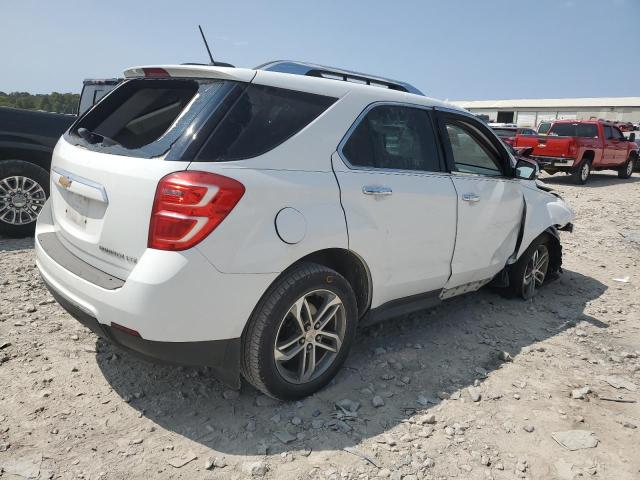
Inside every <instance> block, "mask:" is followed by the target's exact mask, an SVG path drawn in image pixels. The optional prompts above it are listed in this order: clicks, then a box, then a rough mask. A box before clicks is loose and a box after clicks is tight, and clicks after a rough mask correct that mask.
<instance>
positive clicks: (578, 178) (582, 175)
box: [571, 160, 591, 185]
mask: <svg viewBox="0 0 640 480" xmlns="http://www.w3.org/2000/svg"><path fill="white" fill-rule="evenodd" d="M590 175H591V160H583V161H582V163H581V164H580V165H579V166H578V168H576V169H575V170H574V171H573V172H572V173H571V178H572V179H573V182H574V183H575V184H577V185H584V184H585V183H587V180H589V176H590Z"/></svg>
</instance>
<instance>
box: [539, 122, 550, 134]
mask: <svg viewBox="0 0 640 480" xmlns="http://www.w3.org/2000/svg"><path fill="white" fill-rule="evenodd" d="M550 128H551V124H550V123H541V124H540V126H539V127H538V133H547V132H548V131H549V129H550Z"/></svg>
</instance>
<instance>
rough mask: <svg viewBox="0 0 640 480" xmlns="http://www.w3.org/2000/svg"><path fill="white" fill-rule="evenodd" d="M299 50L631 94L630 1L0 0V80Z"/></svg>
mask: <svg viewBox="0 0 640 480" xmlns="http://www.w3.org/2000/svg"><path fill="white" fill-rule="evenodd" d="M198 23H200V24H202V26H203V28H204V30H205V33H206V34H207V37H208V39H209V43H210V44H211V45H212V47H213V51H214V57H215V58H216V60H221V61H227V62H230V63H233V64H235V65H236V66H244V67H253V66H256V65H258V64H260V63H263V62H265V61H267V60H273V59H300V60H307V61H312V62H315V63H322V64H327V65H334V66H338V67H343V68H349V69H353V70H358V71H363V72H368V73H371V74H377V75H382V76H388V77H391V78H397V79H401V80H405V81H407V82H410V83H413V84H414V85H416V86H417V87H418V88H420V89H421V90H422V91H423V92H425V93H427V94H428V95H430V96H433V97H437V98H442V99H450V100H460V99H500V98H546V97H551V98H554V97H582V96H585V97H590V96H591V97H595V96H630V95H640V49H639V48H638V46H639V45H640V0H524V1H520V0H485V1H481V0H441V1H417V0H415V1H403V0H394V1H392V2H377V1H375V0H369V1H351V2H349V1H347V0H343V1H333V0H324V1H315V2H311V1H303V0H298V1H277V0H271V1H255V0H235V1H214V0H209V1H204V0H202V1H201V0H197V1H196V0H194V1H190V0H180V1H176V0H174V1H164V0H157V1H147V2H136V1H135V0H129V1H122V0H103V1H94V0H84V1H75V0H74V1H72V0H57V1H35V0H0V65H1V66H0V90H2V91H15V90H20V91H30V92H34V93H35V92H37V93H46V92H51V91H64V92H68V91H71V92H77V91H79V89H80V86H81V80H82V79H83V78H89V77H98V78H100V77H112V76H118V75H120V74H121V72H122V70H123V69H124V68H125V67H129V66H134V65H144V64H163V63H182V62H205V61H207V57H206V53H205V51H204V47H203V46H202V43H201V40H200V37H199V34H198V32H197V27H196V26H197V24H198Z"/></svg>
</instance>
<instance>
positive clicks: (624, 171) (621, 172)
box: [618, 155, 635, 178]
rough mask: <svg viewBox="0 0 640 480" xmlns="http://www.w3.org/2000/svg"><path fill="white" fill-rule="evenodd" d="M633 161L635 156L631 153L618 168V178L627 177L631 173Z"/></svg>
mask: <svg viewBox="0 0 640 480" xmlns="http://www.w3.org/2000/svg"><path fill="white" fill-rule="evenodd" d="M634 163H635V158H634V157H633V155H629V158H628V159H627V161H626V162H625V164H624V165H623V166H622V167H620V168H619V169H618V178H629V177H631V174H632V173H633V165H634Z"/></svg>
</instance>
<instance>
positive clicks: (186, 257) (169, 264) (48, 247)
mask: <svg viewBox="0 0 640 480" xmlns="http://www.w3.org/2000/svg"><path fill="white" fill-rule="evenodd" d="M56 235H58V232H57V231H56V227H55V226H54V225H53V221H52V217H51V209H50V201H48V202H47V203H46V204H45V207H44V208H43V210H42V212H41V214H40V216H39V217H38V223H37V226H36V238H35V251H36V264H37V266H38V269H39V270H40V274H41V276H42V278H43V280H44V281H45V283H46V285H47V287H48V288H49V290H51V292H52V294H53V295H54V297H55V298H56V299H57V300H58V302H59V303H60V304H61V305H62V306H63V307H64V308H65V309H66V310H67V311H68V312H69V313H70V314H71V315H72V316H73V317H75V318H77V319H78V320H79V321H80V322H81V323H83V324H84V325H86V326H87V327H88V328H90V329H91V330H93V331H94V332H95V333H96V334H98V335H100V336H102V337H103V338H106V339H107V340H109V341H111V342H113V343H116V344H118V345H120V346H122V347H124V348H126V349H128V350H131V351H134V352H137V353H138V354H140V355H142V356H144V357H146V358H150V359H154V360H160V361H166V362H170V363H175V364H181V365H201V366H205V365H206V366H210V367H214V368H217V369H219V370H221V371H222V370H224V371H229V372H236V375H235V376H236V377H237V369H238V365H239V363H238V358H239V357H238V355H239V345H240V340H239V338H240V336H241V335H242V331H243V329H244V326H245V324H246V322H247V320H248V319H249V317H250V316H251V312H252V310H253V308H254V307H255V305H256V304H257V303H258V301H259V299H260V297H261V296H262V295H263V293H264V292H265V291H266V289H267V288H268V286H269V285H270V284H271V283H272V281H273V280H274V279H275V278H276V276H277V274H276V273H270V274H224V273H220V272H219V271H218V270H216V269H215V268H214V267H213V266H212V265H211V263H210V262H208V261H207V259H206V258H205V257H204V255H202V254H201V253H200V252H199V250H198V249H197V248H192V249H190V250H185V251H182V252H166V251H159V250H153V249H147V250H146V251H145V252H144V254H143V255H142V256H141V257H140V259H139V261H138V263H137V264H136V266H135V267H134V269H133V270H132V271H131V272H130V274H129V275H128V277H127V278H126V279H123V280H121V279H117V278H109V277H110V276H109V275H108V274H106V273H104V272H102V271H100V270H97V269H95V268H93V267H92V266H91V265H89V264H87V263H86V262H84V261H83V260H81V259H79V258H77V257H74V256H73V255H72V254H71V253H70V252H69V251H68V250H66V251H65V249H64V245H61V242H60V241H57V242H56V240H55V236H56ZM42 240H44V241H42ZM114 325H120V326H123V327H125V329H131V330H134V331H136V332H138V333H139V335H140V336H139V337H138V336H135V335H130V334H128V333H125V332H124V331H123V330H118V329H116V328H114ZM219 376H221V377H223V375H220V374H219ZM223 379H224V378H223ZM227 383H231V384H233V382H230V381H228V379H227Z"/></svg>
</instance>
